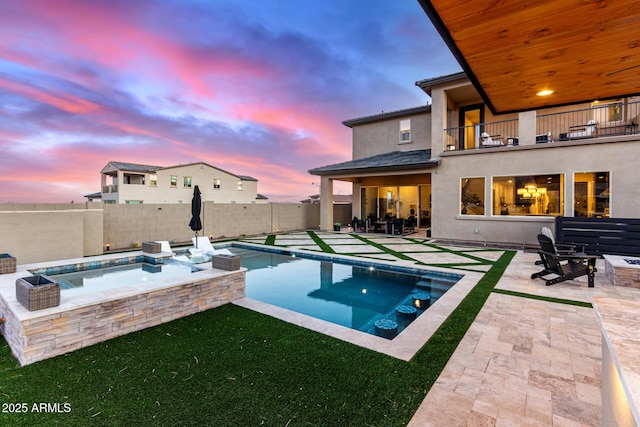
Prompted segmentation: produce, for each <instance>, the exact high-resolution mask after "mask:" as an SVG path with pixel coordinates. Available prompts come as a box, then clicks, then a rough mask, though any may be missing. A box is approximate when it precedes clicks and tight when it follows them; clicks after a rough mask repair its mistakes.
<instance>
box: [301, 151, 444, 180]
mask: <svg viewBox="0 0 640 427" xmlns="http://www.w3.org/2000/svg"><path fill="white" fill-rule="evenodd" d="M439 164H440V159H432V158H431V150H412V151H393V152H391V153H384V154H378V155H375V156H370V157H364V158H362V159H356V160H351V161H348V162H343V163H336V164H333V165H328V166H321V167H319V168H315V169H311V170H309V173H310V174H311V175H320V176H322V175H336V174H351V173H362V172H366V173H377V172H389V171H401V170H402V171H406V170H412V169H423V168H433V167H436V166H438V165H439Z"/></svg>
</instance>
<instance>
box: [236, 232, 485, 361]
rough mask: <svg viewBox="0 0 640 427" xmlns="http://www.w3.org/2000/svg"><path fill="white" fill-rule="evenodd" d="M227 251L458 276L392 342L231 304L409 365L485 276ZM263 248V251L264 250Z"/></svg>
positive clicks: (244, 301) (250, 304)
mask: <svg viewBox="0 0 640 427" xmlns="http://www.w3.org/2000/svg"><path fill="white" fill-rule="evenodd" d="M227 247H242V248H248V249H256V250H260V251H263V252H271V253H280V254H286V255H291V254H299V255H303V256H304V257H308V258H311V259H317V260H327V261H335V260H340V261H343V262H346V263H347V264H352V265H357V266H363V265H364V266H370V265H373V266H379V265H383V266H385V267H386V268H385V269H387V270H388V271H398V272H407V270H409V269H410V270H414V271H417V272H418V273H411V274H419V272H430V273H431V272H436V273H439V274H442V275H445V276H449V275H455V276H462V277H461V278H460V279H459V280H458V282H457V283H456V284H455V285H453V287H451V289H449V290H448V291H447V292H445V293H444V295H442V296H441V297H440V298H438V300H437V301H436V302H435V303H433V305H432V306H431V307H429V309H428V310H427V311H425V312H424V313H422V314H421V315H420V316H418V318H417V319H416V320H414V321H413V322H411V324H410V325H409V326H407V328H405V330H404V331H402V332H401V333H400V334H398V336H396V337H395V338H394V339H392V340H389V339H386V338H382V337H378V336H375V335H371V334H368V333H366V332H361V331H357V330H355V329H351V328H348V327H346V326H341V325H337V324H335V323H331V322H328V321H325V320H320V319H316V318H315V317H311V316H308V315H305V314H301V313H297V312H295V311H292V310H288V309H284V308H280V307H277V306H274V305H271V304H267V303H264V302H261V301H257V300H254V299H251V298H248V297H244V298H241V299H238V300H236V301H233V302H232V303H233V304H235V305H238V306H240V307H244V308H247V309H250V310H253V311H257V312H259V313H262V314H266V315H268V316H271V317H275V318H277V319H280V320H282V321H285V322H288V323H292V324H294V325H297V326H300V327H303V328H306V329H310V330H312V331H316V332H319V333H322V334H324V335H328V336H331V337H333V338H337V339H339V340H342V341H346V342H349V343H352V344H355V345H357V346H360V347H364V348H367V349H369V350H373V351H376V352H379V353H383V354H386V355H388V356H391V357H394V358H397V359H401V360H404V361H409V360H411V359H412V358H413V356H415V354H416V353H417V352H418V351H419V350H420V349H421V348H422V347H423V346H424V345H425V344H426V342H427V341H428V340H429V339H430V338H431V337H432V336H433V334H434V333H435V332H436V331H437V330H438V328H439V327H440V326H441V325H442V323H443V322H444V321H445V320H446V319H447V318H448V317H449V315H450V314H451V313H452V312H453V311H454V310H455V309H456V308H457V307H458V305H459V304H460V302H462V300H463V299H464V298H465V297H466V296H467V295H468V294H469V292H470V291H471V290H472V289H473V288H474V287H475V286H476V285H477V284H478V282H479V281H480V279H481V278H482V277H484V275H485V273H478V272H461V271H460V270H453V269H447V268H443V267H434V266H424V267H422V266H420V265H415V262H411V261H402V260H398V261H385V260H370V259H367V260H366V261H363V260H362V258H361V257H354V256H351V255H342V254H327V253H318V252H316V251H310V250H305V249H289V248H278V247H269V246H265V245H260V244H253V243H245V242H242V243H240V244H238V243H237V242H232V243H229V244H228V245H227ZM265 248H267V249H266V250H265Z"/></svg>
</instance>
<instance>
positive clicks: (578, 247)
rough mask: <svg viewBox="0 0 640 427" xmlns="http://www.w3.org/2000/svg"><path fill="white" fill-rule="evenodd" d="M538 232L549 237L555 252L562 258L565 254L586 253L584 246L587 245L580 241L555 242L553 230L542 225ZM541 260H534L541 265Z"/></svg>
mask: <svg viewBox="0 0 640 427" xmlns="http://www.w3.org/2000/svg"><path fill="white" fill-rule="evenodd" d="M540 234H544V235H545V236H547V237H548V238H549V239H551V243H552V244H553V246H554V247H555V248H556V253H557V254H558V255H559V256H560V257H561V258H562V257H563V256H565V255H568V256H572V255H586V252H585V248H586V246H587V245H585V244H582V243H568V242H556V239H555V237H554V236H553V231H551V229H550V228H549V227H542V228H541V229H540ZM541 264H542V260H538V261H536V265H541Z"/></svg>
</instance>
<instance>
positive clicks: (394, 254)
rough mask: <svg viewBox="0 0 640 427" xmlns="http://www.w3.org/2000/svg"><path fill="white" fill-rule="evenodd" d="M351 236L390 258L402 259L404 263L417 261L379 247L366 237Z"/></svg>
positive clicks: (381, 246) (382, 246)
mask: <svg viewBox="0 0 640 427" xmlns="http://www.w3.org/2000/svg"><path fill="white" fill-rule="evenodd" d="M352 236H353V237H355V238H356V239H358V240H361V241H363V242H365V243H366V244H368V245H370V246H373V247H374V248H377V249H379V250H381V251H382V252H384V253H386V254H389V255H392V256H394V257H396V258H399V259H403V260H405V261H414V262H418V261H417V260H415V259H413V258H411V257H410V256H408V255H405V254H403V253H402V252H398V251H394V250H393V249H389V248H388V247H386V246H384V245H381V244H379V243H376V242H372V241H371V240H369V239H367V238H366V237H362V236H360V235H358V234H352Z"/></svg>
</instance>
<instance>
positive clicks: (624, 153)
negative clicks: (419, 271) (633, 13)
mask: <svg viewBox="0 0 640 427" xmlns="http://www.w3.org/2000/svg"><path fill="white" fill-rule="evenodd" d="M416 85H417V86H418V87H420V88H421V89H422V90H424V91H425V92H426V93H427V94H428V95H429V96H431V99H432V105H430V106H422V107H417V108H412V109H407V110H401V111H395V112H390V113H383V114H378V115H374V116H368V117H362V118H356V119H352V120H346V121H345V122H343V124H344V125H346V126H348V127H350V128H352V129H353V134H352V135H353V137H352V138H353V139H352V144H353V160H351V161H348V162H344V163H338V164H334V165H328V166H322V167H318V168H315V169H312V170H310V171H309V172H310V173H311V174H313V175H318V176H321V179H322V182H321V190H322V192H321V200H322V203H324V201H325V200H327V199H328V194H331V192H332V189H333V181H335V180H339V181H349V182H352V183H353V215H354V216H357V217H359V218H366V217H372V218H376V219H377V218H383V217H384V216H385V215H391V216H393V217H400V218H407V217H408V216H409V215H410V214H411V213H414V214H415V215H416V216H417V217H418V218H419V223H418V225H419V226H420V227H423V228H426V227H431V228H432V236H433V237H437V238H444V239H453V240H465V241H477V242H503V243H512V244H514V243H515V244H535V243H536V235H537V234H538V231H539V230H540V227H541V226H543V225H547V226H548V225H549V224H550V223H552V222H553V220H554V217H555V216H558V215H563V216H587V217H609V216H612V217H637V216H638V211H637V208H636V206H637V203H636V200H638V199H639V198H640V186H638V184H637V178H635V167H637V159H638V155H640V145H638V142H640V129H639V126H638V124H639V118H638V117H639V115H640V98H639V97H623V98H620V99H614V100H610V101H606V102H603V101H600V102H596V101H594V102H589V103H584V104H578V105H572V106H564V107H555V108H549V109H545V110H539V111H535V110H533V111H523V112H518V113H510V114H506V115H501V116H494V115H492V113H491V111H490V109H489V108H488V107H487V105H486V104H485V103H484V102H483V99H482V97H481V96H480V94H479V93H478V92H477V90H476V89H475V87H474V86H473V84H472V83H471V81H470V79H469V78H468V77H467V75H466V74H465V73H462V72H461V73H456V74H451V75H447V76H443V77H438V78H433V79H427V80H422V81H419V82H417V83H416ZM325 191H326V192H327V193H326V194H325ZM412 211H413V212H412ZM332 223H333V219H332V218H331V210H327V209H323V208H322V207H321V228H322V229H325V230H329V229H331V224H332Z"/></svg>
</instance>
